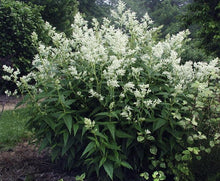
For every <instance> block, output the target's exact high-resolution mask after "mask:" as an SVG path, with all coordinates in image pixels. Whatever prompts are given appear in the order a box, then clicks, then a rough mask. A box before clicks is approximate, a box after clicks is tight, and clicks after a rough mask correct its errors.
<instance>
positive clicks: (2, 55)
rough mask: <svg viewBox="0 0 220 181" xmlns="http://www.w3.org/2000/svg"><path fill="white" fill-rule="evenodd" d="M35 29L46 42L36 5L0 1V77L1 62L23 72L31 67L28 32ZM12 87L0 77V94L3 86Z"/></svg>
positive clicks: (5, 0)
mask: <svg viewBox="0 0 220 181" xmlns="http://www.w3.org/2000/svg"><path fill="white" fill-rule="evenodd" d="M34 31H35V32H36V33H37V34H38V36H39V38H40V41H43V42H44V43H46V42H47V38H48V37H47V35H46V32H45V30H44V20H43V19H42V17H41V14H40V8H39V7H38V6H29V5H27V4H26V3H24V2H19V1H13V0H2V1H1V4H0V76H2V74H3V72H2V65H4V64H6V65H11V66H13V67H17V68H19V69H20V71H21V73H22V74H26V73H27V72H28V71H29V69H30V68H31V61H32V59H33V56H34V55H35V54H36V53H37V50H36V47H35V46H34V45H33V44H32V38H31V34H32V33H33V32H34ZM6 88H7V89H13V88H14V86H13V85H11V84H8V83H7V82H6V81H4V80H2V77H0V94H1V93H3V92H4V90H5V89H6Z"/></svg>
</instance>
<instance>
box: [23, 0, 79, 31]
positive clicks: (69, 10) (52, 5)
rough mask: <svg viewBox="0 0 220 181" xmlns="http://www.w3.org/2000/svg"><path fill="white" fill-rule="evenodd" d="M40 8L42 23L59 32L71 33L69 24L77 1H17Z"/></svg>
mask: <svg viewBox="0 0 220 181" xmlns="http://www.w3.org/2000/svg"><path fill="white" fill-rule="evenodd" d="M19 1H22V2H26V3H30V4H31V3H32V4H34V5H37V6H39V7H41V15H42V18H43V19H44V21H47V22H49V23H50V24H51V25H52V26H53V27H56V29H57V30H58V31H60V32H65V33H66V34H67V35H69V34H70V33H71V24H72V23H73V20H74V15H75V14H76V12H77V10H78V9H77V7H78V1H77V0H19Z"/></svg>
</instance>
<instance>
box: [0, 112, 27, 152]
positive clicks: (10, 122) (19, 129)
mask: <svg viewBox="0 0 220 181" xmlns="http://www.w3.org/2000/svg"><path fill="white" fill-rule="evenodd" d="M27 120H28V117H27V115H26V114H25V109H24V108H22V109H17V110H7V111H4V112H3V113H1V115H0V149H9V148H11V147H13V146H14V145H15V144H16V143H17V142H19V141H21V140H22V139H26V138H28V137H30V135H31V133H30V132H29V131H28V130H27V129H26V127H25V124H26V121H27Z"/></svg>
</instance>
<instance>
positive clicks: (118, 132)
mask: <svg viewBox="0 0 220 181" xmlns="http://www.w3.org/2000/svg"><path fill="white" fill-rule="evenodd" d="M115 133H116V136H117V137H119V138H133V136H131V135H129V134H127V133H125V132H123V131H120V130H116V132H115Z"/></svg>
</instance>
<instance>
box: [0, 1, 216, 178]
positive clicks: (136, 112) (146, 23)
mask: <svg viewBox="0 0 220 181" xmlns="http://www.w3.org/2000/svg"><path fill="white" fill-rule="evenodd" d="M112 18H113V19H114V21H110V20H108V19H104V20H103V24H102V25H101V24H99V23H98V21H97V20H93V28H88V23H87V22H86V21H85V20H84V19H83V18H82V17H81V16H80V14H77V15H76V16H75V22H74V29H73V32H72V36H71V37H70V38H66V36H65V34H63V33H56V32H55V31H54V29H53V28H52V27H51V26H50V25H49V24H48V23H47V24H46V27H47V29H48V31H49V35H50V37H51V39H52V41H53V46H45V45H44V44H42V43H39V47H38V51H39V54H38V55H36V56H35V58H34V61H33V67H34V69H33V71H32V72H31V73H29V74H28V75H26V76H22V77H21V78H20V79H18V78H17V74H18V72H17V71H16V70H13V69H11V68H10V67H7V66H4V70H5V71H6V72H8V75H6V76H4V78H5V79H8V80H10V79H12V80H14V81H15V83H16V84H17V86H18V87H19V88H20V90H21V92H23V93H25V94H27V95H26V98H25V99H24V103H26V106H27V108H29V109H30V110H29V112H30V119H29V121H28V126H29V128H30V129H34V131H35V135H36V138H37V139H38V140H39V142H40V144H41V148H44V147H50V148H51V157H52V160H57V161H61V163H63V166H64V167H67V168H68V169H74V168H80V170H81V171H82V172H86V175H87V177H88V178H91V179H94V180H141V179H143V180H144V179H145V180H154V181H158V180H165V179H167V180H176V181H178V180H186V181H187V180H193V175H192V173H191V172H190V167H189V164H190V162H191V161H192V160H193V158H196V159H201V156H200V154H201V153H203V152H204V153H205V152H207V153H208V152H210V151H211V148H212V147H214V146H215V145H216V144H219V137H220V134H219V133H218V132H219V117H220V116H219V113H220V105H219V100H218V97H219V94H220V92H219V91H220V89H219V86H220V83H219V76H220V75H219V73H220V72H219V60H218V59H214V60H212V61H210V63H201V62H199V63H192V62H186V63H185V64H183V65H182V64H180V62H181V59H180V57H179V53H180V52H181V49H182V43H183V41H184V39H185V38H186V36H187V34H188V31H183V32H180V33H178V34H177V35H173V36H167V38H166V39H165V40H164V41H159V42H158V41H156V40H155V38H154V36H155V34H156V33H157V31H158V29H157V28H151V24H152V21H151V19H150V18H149V16H148V15H147V14H146V15H145V16H144V18H143V19H142V21H141V22H139V21H138V20H137V19H136V16H135V14H134V13H132V12H131V11H130V10H127V11H126V10H125V5H124V4H123V3H122V2H120V3H119V6H118V8H117V11H112ZM33 37H34V39H35V40H36V38H37V37H36V36H33ZM33 82H35V84H34V86H33V84H32V83H33Z"/></svg>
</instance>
